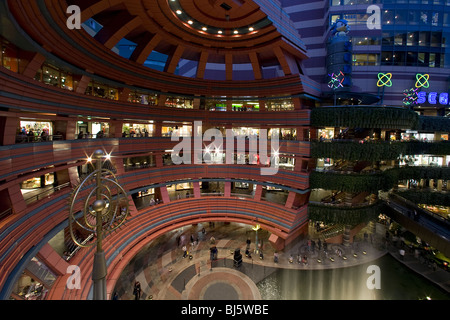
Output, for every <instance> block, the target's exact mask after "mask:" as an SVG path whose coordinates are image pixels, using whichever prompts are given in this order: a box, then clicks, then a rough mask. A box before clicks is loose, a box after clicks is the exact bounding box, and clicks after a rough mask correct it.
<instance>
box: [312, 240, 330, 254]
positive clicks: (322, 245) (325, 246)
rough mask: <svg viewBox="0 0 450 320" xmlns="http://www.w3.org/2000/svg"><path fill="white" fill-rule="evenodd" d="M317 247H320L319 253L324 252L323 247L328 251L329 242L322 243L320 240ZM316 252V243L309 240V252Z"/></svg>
mask: <svg viewBox="0 0 450 320" xmlns="http://www.w3.org/2000/svg"><path fill="white" fill-rule="evenodd" d="M317 246H318V249H319V251H320V250H322V247H323V250H324V251H327V242H326V241H325V240H324V241H323V243H322V241H321V240H320V239H319V240H318V241H317ZM315 250H316V242H315V241H314V240H311V239H309V240H308V251H309V252H314V251H315Z"/></svg>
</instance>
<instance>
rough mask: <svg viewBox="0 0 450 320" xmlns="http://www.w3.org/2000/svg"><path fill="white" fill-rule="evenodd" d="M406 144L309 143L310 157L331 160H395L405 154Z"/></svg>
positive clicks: (337, 141)
mask: <svg viewBox="0 0 450 320" xmlns="http://www.w3.org/2000/svg"><path fill="white" fill-rule="evenodd" d="M405 152H406V143H404V142H389V141H368V142H363V143H361V142H357V141H352V140H349V141H345V140H334V141H332V142H318V141H312V142H311V157H313V158H332V159H335V160H351V161H357V160H367V161H381V160H396V159H398V157H399V156H400V155H401V154H406V153H405Z"/></svg>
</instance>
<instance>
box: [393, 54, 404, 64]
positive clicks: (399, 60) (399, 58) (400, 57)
mask: <svg viewBox="0 0 450 320" xmlns="http://www.w3.org/2000/svg"><path fill="white" fill-rule="evenodd" d="M392 58H393V60H394V65H396V66H404V65H405V60H406V59H405V52H403V51H396V52H394V54H393V55H392Z"/></svg>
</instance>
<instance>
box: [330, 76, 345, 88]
mask: <svg viewBox="0 0 450 320" xmlns="http://www.w3.org/2000/svg"><path fill="white" fill-rule="evenodd" d="M328 76H329V77H330V78H331V79H330V81H329V82H328V87H329V88H331V89H333V90H335V89H337V88H340V87H343V85H342V83H343V82H344V80H345V75H344V74H343V73H342V71H339V73H338V74H334V73H332V74H328Z"/></svg>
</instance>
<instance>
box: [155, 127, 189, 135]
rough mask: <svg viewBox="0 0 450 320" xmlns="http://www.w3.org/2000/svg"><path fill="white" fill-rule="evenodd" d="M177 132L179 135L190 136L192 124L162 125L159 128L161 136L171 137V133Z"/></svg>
mask: <svg viewBox="0 0 450 320" xmlns="http://www.w3.org/2000/svg"><path fill="white" fill-rule="evenodd" d="M174 133H176V134H178V136H179V137H192V126H190V125H184V126H163V127H162V128H161V136H163V137H171V136H172V134H174Z"/></svg>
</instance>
